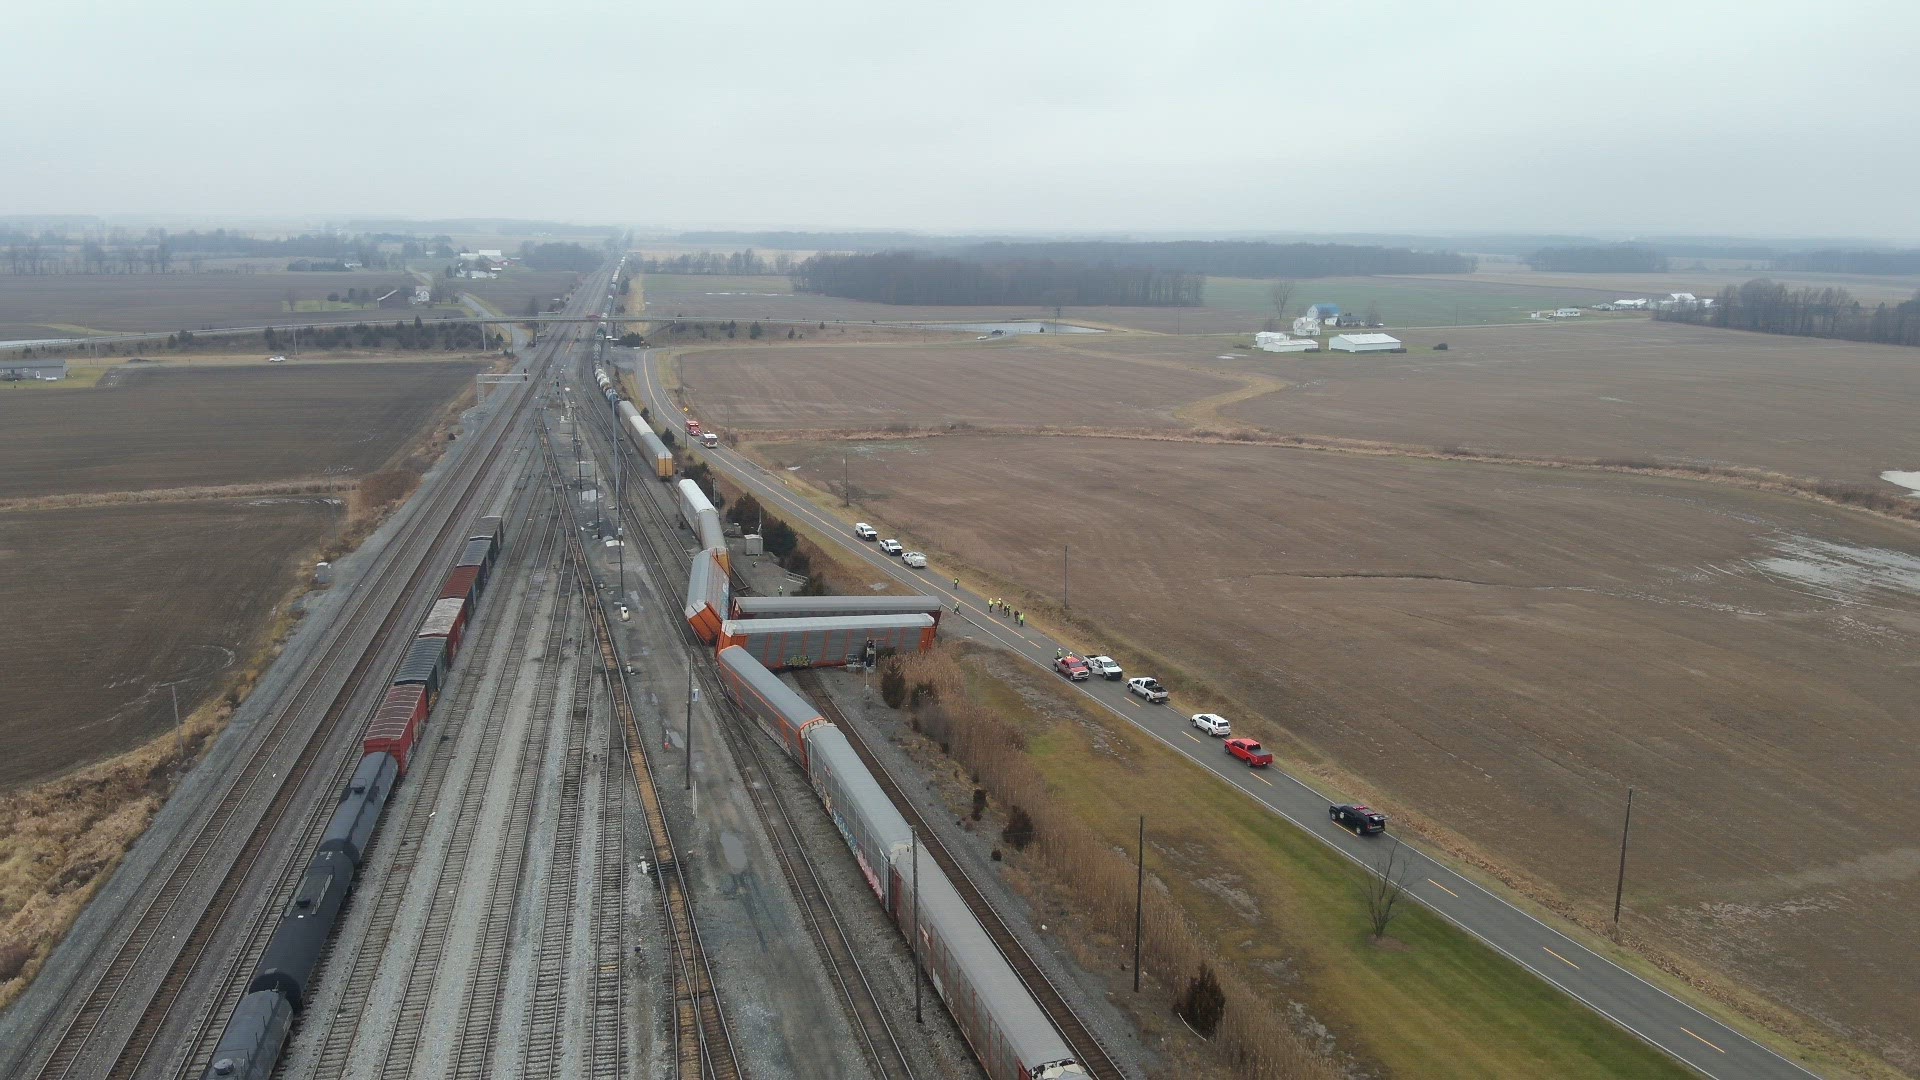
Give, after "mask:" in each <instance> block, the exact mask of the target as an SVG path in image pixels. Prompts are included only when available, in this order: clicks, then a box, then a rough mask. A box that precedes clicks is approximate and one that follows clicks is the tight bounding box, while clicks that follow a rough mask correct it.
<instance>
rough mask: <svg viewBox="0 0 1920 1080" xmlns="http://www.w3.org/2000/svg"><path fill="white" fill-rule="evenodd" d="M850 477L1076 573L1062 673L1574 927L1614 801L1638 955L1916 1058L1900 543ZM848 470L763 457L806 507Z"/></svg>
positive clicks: (1389, 477)
mask: <svg viewBox="0 0 1920 1080" xmlns="http://www.w3.org/2000/svg"><path fill="white" fill-rule="evenodd" d="M853 445H855V446H856V447H857V451H856V453H857V460H858V462H859V464H857V465H856V468H857V469H859V470H860V472H861V475H862V482H861V485H860V486H861V487H862V489H863V493H864V496H863V502H864V503H865V505H862V506H861V507H859V510H860V512H861V515H862V516H864V517H867V518H868V519H869V520H874V521H876V522H884V523H885V525H886V527H887V529H888V530H889V531H891V532H894V533H895V534H897V535H901V536H902V537H903V539H906V540H908V541H909V542H911V543H912V544H913V545H914V546H919V547H922V548H924V549H926V550H928V551H930V552H934V551H939V552H945V553H949V554H951V555H953V556H955V557H957V558H958V559H959V560H960V561H963V562H965V563H967V564H970V565H972V566H975V567H978V568H980V569H981V570H983V571H985V572H987V573H989V574H991V575H993V576H994V577H996V578H998V579H1000V580H1001V581H1004V582H1006V583H1008V584H1009V585H1011V586H1013V587H1014V588H1016V589H1024V590H1026V591H1027V592H1028V593H1029V594H1030V595H1032V596H1037V597H1056V596H1057V594H1058V589H1059V580H1058V574H1059V565H1060V564H1059V557H1060V556H1059V553H1060V549H1061V545H1062V544H1071V545H1072V550H1073V564H1074V577H1073V608H1074V613H1075V615H1076V616H1080V617H1083V618H1086V619H1088V620H1091V621H1092V622H1094V623H1096V624H1098V625H1101V626H1104V627H1107V628H1109V629H1110V631H1111V632H1112V633H1113V635H1114V638H1115V639H1114V640H1111V641H1089V642H1087V643H1085V644H1086V646H1087V647H1088V648H1092V649H1099V650H1102V651H1112V652H1115V653H1116V654H1117V655H1119V656H1120V658H1121V659H1122V661H1123V662H1126V663H1127V664H1128V666H1129V667H1135V666H1137V665H1138V664H1139V663H1140V662H1142V661H1143V660H1146V659H1148V658H1149V657H1159V658H1161V661H1162V662H1165V663H1167V664H1168V670H1162V672H1161V674H1162V675H1163V676H1168V675H1169V674H1172V675H1173V676H1174V677H1173V678H1172V683H1173V686H1174V689H1175V692H1176V694H1177V695H1181V694H1183V693H1184V694H1185V695H1190V697H1189V700H1190V701H1192V700H1201V701H1206V702H1208V703H1209V704H1212V703H1214V702H1219V703H1220V707H1221V708H1222V709H1223V711H1227V710H1231V711H1232V712H1233V714H1234V719H1235V720H1236V721H1244V722H1247V723H1248V724H1249V726H1250V727H1252V728H1253V729H1254V730H1255V731H1256V732H1258V733H1260V734H1263V735H1268V736H1274V737H1276V741H1279V740H1280V739H1281V738H1286V739H1290V740H1291V741H1293V742H1294V743H1295V745H1296V750H1297V752H1299V753H1300V754H1302V755H1304V756H1306V757H1307V758H1308V759H1310V760H1314V761H1318V762H1319V763H1320V767H1322V768H1325V769H1327V770H1328V771H1329V775H1330V776H1334V777H1336V778H1337V777H1342V776H1344V777H1348V778H1351V779H1350V780H1349V781H1348V782H1350V783H1351V784H1352V785H1353V786H1354V788H1355V789H1356V790H1353V791H1352V793H1353V794H1357V795H1365V796H1367V797H1369V798H1376V799H1379V800H1381V801H1384V802H1386V803H1388V804H1389V806H1390V808H1391V809H1392V810H1393V811H1394V812H1396V813H1398V814H1400V815H1401V816H1402V818H1403V819H1408V818H1411V819H1417V820H1419V821H1422V822H1425V823H1426V824H1427V825H1428V826H1429V827H1430V828H1432V829H1433V830H1434V831H1435V832H1436V833H1437V834H1439V835H1442V836H1451V837H1453V838H1454V839H1455V840H1456V841H1457V842H1460V843H1462V844H1463V845H1465V846H1467V847H1470V848H1471V849H1473V850H1477V851H1478V852H1480V853H1482V854H1483V856H1484V857H1485V858H1486V859H1487V860H1488V861H1489V862H1490V863H1492V864H1494V865H1497V866H1499V867H1503V868H1506V869H1508V870H1510V871H1512V872H1514V873H1516V874H1517V875H1518V876H1519V877H1520V878H1521V879H1523V880H1525V879H1531V880H1535V881H1538V882H1540V883H1543V885H1544V886H1545V890H1546V892H1547V894H1548V895H1556V896H1558V897H1560V898H1563V899H1564V901H1565V902H1567V903H1569V904H1571V905H1572V906H1573V907H1574V908H1575V909H1576V910H1578V911H1580V912H1584V913H1585V914H1586V915H1588V916H1593V917H1597V916H1600V915H1601V913H1603V912H1604V911H1606V910H1607V908H1608V906H1609V905H1610V903H1611V899H1612V885H1613V870H1614V865H1615V864H1614V860H1615V858H1616V856H1617V844H1618V841H1619V832H1618V830H1619V820H1620V818H1619V815H1620V810H1621V804H1622V800H1623V798H1624V796H1625V792H1626V789H1627V787H1628V786H1630V785H1631V786H1633V787H1635V788H1636V789H1637V790H1638V801H1637V803H1636V817H1635V841H1634V853H1633V859H1632V864H1631V867H1630V874H1629V881H1628V892H1627V907H1628V911H1629V916H1628V926H1629V928H1630V929H1631V930H1632V931H1633V932H1634V933H1636V934H1640V935H1645V936H1647V937H1650V938H1652V939H1655V940H1657V941H1659V942H1661V943H1663V944H1664V945H1665V946H1667V947H1669V948H1671V949H1674V950H1676V951H1678V952H1680V953H1683V954H1686V955H1689V956H1691V957H1692V958H1693V959H1694V960H1695V961H1697V962H1699V963H1702V964H1704V965H1707V966H1709V967H1717V968H1720V969H1723V970H1725V971H1726V972H1728V973H1730V974H1732V975H1733V976H1735V977H1736V978H1738V979H1741V980H1744V981H1747V982H1750V983H1751V984H1753V985H1755V986H1757V987H1759V988H1761V989H1762V990H1764V991H1765V992H1766V993H1768V994H1770V995H1772V996H1774V997H1775V998H1777V999H1778V1000H1781V1001H1784V1002H1786V1003H1787V1004H1789V1005H1791V1006H1793V1007H1795V1008H1797V1009H1799V1010H1801V1011H1803V1012H1804V1013H1806V1014H1808V1015H1811V1016H1813V1017H1816V1018H1819V1019H1821V1020H1823V1021H1825V1022H1827V1023H1829V1024H1831V1025H1832V1026H1833V1028H1834V1030H1835V1031H1836V1032H1837V1033H1839V1034H1841V1035H1842V1037H1844V1038H1849V1039H1854V1038H1857V1039H1859V1040H1860V1041H1862V1042H1864V1043H1866V1044H1868V1045H1871V1046H1872V1047H1874V1048H1875V1049H1876V1050H1878V1051H1880V1052H1882V1053H1884V1054H1887V1055H1888V1056H1890V1057H1891V1058H1893V1059H1894V1060H1896V1061H1906V1062H1908V1063H1911V1062H1912V1061H1913V1060H1914V1058H1913V1056H1912V1055H1914V1054H1915V1052H1916V1051H1917V1050H1920V1046H1916V1043H1915V1040H1914V1035H1913V1032H1914V1031H1916V1030H1920V998H1916V997H1915V996H1914V995H1913V994H1912V992H1911V987H1912V976H1911V972H1912V971H1913V970H1914V969H1915V967H1916V966H1920V935H1915V934H1913V933H1911V932H1910V931H1909V928H1908V924H1909V923H1910V921H1911V919H1910V916H1911V914H1912V912H1913V911H1915V910H1916V909H1917V908H1920V849H1916V847H1915V843H1916V841H1915V839H1914V835H1913V831H1912V829H1911V827H1910V823H1911V822H1913V821H1915V820H1920V793H1916V788H1915V785H1914V784H1913V776H1914V774H1915V770H1916V767H1917V766H1920V751H1916V750H1915V746H1916V744H1920V720H1916V718H1915V715H1914V711H1913V708H1912V701H1913V688H1914V685H1915V683H1914V679H1915V675H1916V668H1915V665H1914V663H1913V661H1912V659H1911V657H1912V656H1913V655H1914V652H1915V648H1916V645H1920V534H1916V533H1915V532H1914V531H1912V530H1911V529H1909V528H1906V527H1902V526H1898V525H1894V524H1890V523H1883V522H1881V521H1880V520H1877V519H1873V518H1870V517H1867V516H1865V515H1861V514H1855V513H1850V512H1845V511H1839V510H1832V509H1828V508H1824V507H1822V506H1819V505H1817V504H1813V503H1809V502H1806V501H1804V500H1798V499H1793V498H1789V497H1785V496H1774V495H1767V494H1761V493H1754V492H1749V491H1744V490H1737V489H1732V488H1727V487H1724V486H1719V485H1711V484H1704V483H1699V482H1690V481H1684V480H1668V479H1660V478H1649V477H1640V476H1631V475H1621V474H1607V473H1593V472H1573V471H1566V470H1553V469H1544V468H1520V467H1504V466H1493V465H1486V464H1474V463H1462V462H1447V461H1431V460H1415V459H1403V458H1378V457H1358V456H1350V455H1341V454H1327V453H1316V452H1309V451H1297V450H1284V449H1277V448H1266V447H1253V446H1239V445H1193V444H1179V443H1163V442H1151V441H1140V440H1117V439H1085V438H1061V437H1054V438H1044V437H1032V438H1027V437H1013V436H986V435H962V436H948V437H938V438H931V439H919V440H911V441H898V442H890V443H867V444H853ZM847 446H848V444H845V443H838V442H835V443H830V444H808V443H801V444H795V443H785V444H769V445H766V446H764V447H762V448H761V449H762V451H763V453H764V455H765V456H766V458H767V459H768V460H769V462H770V463H772V464H774V465H776V466H791V465H798V466H800V472H799V473H798V474H797V475H798V476H800V477H802V478H806V477H815V478H817V482H820V483H822V485H823V486H825V483H826V481H827V479H828V478H830V477H837V476H838V473H839V469H840V455H841V453H842V451H843V450H844V449H846V447H847ZM1040 462H1044V463H1045V467H1044V468H1042V467H1039V466H1038V465H1037V464H1036V463H1040ZM1009 594H1010V595H1016V596H1017V595H1018V593H1017V592H1013V591H1012V590H1009ZM1156 666H1157V665H1156ZM1223 699H1224V700H1223ZM1196 707H1197V706H1196Z"/></svg>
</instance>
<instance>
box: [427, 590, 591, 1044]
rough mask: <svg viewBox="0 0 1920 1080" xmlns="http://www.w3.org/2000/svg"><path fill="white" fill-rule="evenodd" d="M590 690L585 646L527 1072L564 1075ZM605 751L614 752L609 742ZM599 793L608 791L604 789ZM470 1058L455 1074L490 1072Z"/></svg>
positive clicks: (571, 713)
mask: <svg viewBox="0 0 1920 1080" xmlns="http://www.w3.org/2000/svg"><path fill="white" fill-rule="evenodd" d="M572 565H573V564H572V563H571V561H569V562H568V564H567V567H568V571H569V573H571V571H572ZM569 587H570V586H569ZM583 644H584V642H583ZM592 690H593V665H592V664H590V663H589V662H588V658H587V656H586V654H585V651H584V649H583V650H582V652H581V654H580V656H579V657H578V658H577V659H576V661H575V664H574V682H573V700H572V702H571V703H570V707H569V708H568V710H567V734H566V743H565V745H564V746H563V748H562V750H561V758H560V788H559V792H558V799H557V801H558V804H559V805H558V815H557V817H558V820H557V821H556V822H555V825H554V835H553V842H552V844H553V846H552V853H551V860H552V864H551V867H550V868H549V870H548V871H547V887H546V889H545V892H544V895H543V897H542V902H541V916H540V936H539V940H538V942H537V944H536V947H535V952H534V962H533V988H532V993H531V994H530V995H529V996H528V999H527V1009H526V1032H527V1041H526V1046H525V1047H524V1049H523V1053H522V1059H521V1068H520V1074H521V1075H522V1076H525V1077H557V1076H560V1075H561V1071H560V1070H561V1061H562V1039H561V1035H562V1027H563V1021H562V1018H563V1016H564V1015H565V1012H566V988H567V979H566V971H567V951H568V949H567V947H568V945H569V944H570V943H571V942H572V940H573V901H574V897H575V895H576V894H577V892H578V886H579V880H580V875H579V871H578V866H579V859H580V835H581V821H582V818H584V817H585V814H586V804H585V802H584V801H583V800H584V799H585V789H586V772H587V769H586V757H587V735H588V729H589V727H590V724H589V713H590V711H591V707H592V704H593V702H592ZM608 737H609V739H611V738H612V725H608ZM607 756H608V757H609V758H611V757H613V754H612V753H611V747H609V753H608V755H607ZM601 797H602V798H609V797H610V796H609V795H607V794H606V793H604V792H603V793H602V796H601ZM490 1037H491V1033H489V1038H490ZM466 1061H467V1059H466V1057H465V1056H464V1055H463V1056H462V1057H461V1058H460V1059H459V1061H458V1062H457V1063H456V1069H455V1073H456V1075H458V1076H460V1077H463V1078H465V1080H477V1078H479V1077H484V1076H487V1075H488V1074H489V1072H490V1070H487V1069H484V1068H480V1069H478V1070H477V1071H468V1070H466V1069H465V1068H464V1066H465V1064H466Z"/></svg>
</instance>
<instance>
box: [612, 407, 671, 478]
mask: <svg viewBox="0 0 1920 1080" xmlns="http://www.w3.org/2000/svg"><path fill="white" fill-rule="evenodd" d="M615 407H616V408H618V409H619V410H620V423H621V425H622V426H624V427H625V428H626V429H627V437H628V438H630V439H632V440H633V442H634V445H635V446H637V447H639V449H640V456H641V458H643V459H645V460H646V462H647V463H648V465H649V466H650V467H651V468H652V469H653V475H654V476H655V478H657V479H660V480H671V479H673V451H671V450H669V449H667V444H666V443H664V442H661V441H660V436H658V435H655V434H654V433H653V425H652V424H649V423H647V418H646V417H644V416H641V415H640V410H639V409H636V408H634V407H633V402H631V401H621V402H620V403H619V404H618V405H617V406H615Z"/></svg>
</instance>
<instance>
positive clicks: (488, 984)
mask: <svg viewBox="0 0 1920 1080" xmlns="http://www.w3.org/2000/svg"><path fill="white" fill-rule="evenodd" d="M562 520H564V519H562ZM571 573H572V566H571V564H563V565H562V569H561V571H560V574H559V578H558V580H557V582H556V601H557V603H558V604H559V605H560V606H561V608H562V609H563V614H562V613H556V615H555V620H556V624H558V625H561V626H562V627H563V628H564V631H565V632H564V633H563V634H561V635H560V636H559V638H558V639H556V638H554V637H549V638H548V641H547V656H548V657H549V658H550V662H551V663H552V664H553V665H554V666H555V670H556V678H555V679H553V680H552V681H547V680H544V679H543V680H542V681H541V682H540V684H539V685H538V686H536V687H535V689H534V700H533V714H532V722H533V724H534V725H535V726H536V727H538V728H539V729H540V730H541V731H542V732H543V735H542V738H541V740H540V743H539V748H538V749H537V750H533V749H528V750H524V751H523V753H522V757H521V768H520V773H519V775H518V776H517V777H516V778H515V780H514V794H513V803H512V806H513V815H512V818H511V819H510V820H509V821H508V824H507V833H506V835H505V836H504V837H503V838H502V840H501V848H502V858H501V862H500V864H499V867H498V872H497V874H496V876H495V886H494V891H493V893H492V898H491V900H490V902H489V904H488V908H487V914H486V920H485V923H484V924H483V925H484V929H483V930H482V934H481V944H480V954H479V955H478V956H477V957H475V958H474V966H473V972H472V974H471V975H470V976H469V978H468V980H467V993H466V998H465V1000H464V1002H463V1003H462V1006H461V1020H460V1038H459V1040H458V1041H457V1042H455V1043H454V1045H453V1047H452V1050H451V1054H452V1058H451V1061H450V1064H449V1068H448V1069H447V1075H448V1076H452V1077H456V1078H461V1080H480V1078H483V1077H488V1076H491V1075H493V1074H494V1073H495V1071H496V1070H495V1068H494V1057H495V1048H496V1039H497V1037H498V1033H499V1021H500V1007H501V1005H502V1004H504V1001H503V994H504V985H503V984H504V981H505V977H506V973H507V953H508V947H509V946H510V945H511V943H512V942H511V939H510V937H509V934H510V932H511V930H512V927H513V919H514V915H515V913H516V912H517V911H518V910H519V902H520V888H519V885H520V878H521V875H522V873H523V872H524V869H525V866H526V854H527V846H528V842H529V841H530V839H531V836H532V822H533V808H534V790H535V788H537V787H538V782H539V775H540V769H541V766H542V764H543V762H544V761H545V758H546V737H545V734H544V733H545V732H547V731H550V730H551V728H550V725H551V722H552V718H553V710H554V706H555V702H556V699H557V696H558V693H559V688H560V687H559V679H558V678H557V671H558V666H559V664H560V659H559V657H560V652H559V649H560V645H561V644H563V642H564V640H565V639H566V638H569V637H571V638H576V639H577V638H578V637H579V633H578V629H579V628H578V625H577V619H578V613H577V612H576V610H575V608H574V596H573V591H572V581H571V578H570V575H571ZM529 587H530V588H531V586H529ZM574 669H575V670H574V680H573V687H572V689H573V696H572V698H571V699H570V705H569V709H568V712H569V717H570V722H569V724H568V726H567V736H566V738H567V742H566V746H565V754H566V756H567V757H568V758H569V759H571V758H573V757H576V756H577V755H578V752H579V749H578V748H579V740H578V736H577V734H576V727H577V726H580V725H584V722H585V718H586V713H587V704H588V702H587V696H588V691H589V689H590V682H589V674H590V668H589V666H588V665H587V663H586V661H585V659H584V657H582V658H580V659H577V660H576V662H575V664H574ZM569 796H570V797H571V798H572V799H574V800H577V799H578V797H579V791H578V788H577V786H576V787H575V789H574V790H573V791H572V792H571V793H569V792H568V791H567V786H566V784H565V782H564V780H563V782H562V786H561V797H562V802H561V806H560V810H561V813H562V815H563V816H564V815H565V813H566V811H567V809H568V799H569ZM574 809H575V811H576V814H577V811H578V807H577V805H576V806H575V807H574ZM508 858H511V860H512V865H511V866H508V865H506V863H507V859H508ZM554 866H556V867H563V868H565V870H566V874H565V876H567V877H568V878H569V879H571V877H572V870H573V863H572V861H571V860H570V859H568V860H562V859H561V857H560V854H559V852H558V850H557V849H556V851H555V853H554ZM507 881H511V882H512V883H513V886H514V887H513V888H512V889H511V890H508V891H506V893H505V895H506V897H507V901H506V902H505V903H503V902H502V900H501V897H502V889H501V885H502V884H504V883H505V882H507ZM549 882H551V876H550V877H549ZM542 943H543V944H544V938H543V941H542ZM542 961H544V954H543V955H542ZM556 1034H557V1031H556Z"/></svg>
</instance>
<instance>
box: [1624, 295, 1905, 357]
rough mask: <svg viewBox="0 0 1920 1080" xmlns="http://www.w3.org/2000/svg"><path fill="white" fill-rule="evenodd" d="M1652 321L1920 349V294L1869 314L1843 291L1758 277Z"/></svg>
mask: <svg viewBox="0 0 1920 1080" xmlns="http://www.w3.org/2000/svg"><path fill="white" fill-rule="evenodd" d="M1653 317H1654V318H1655V319H1657V320H1661V321H1665V322H1681V323H1691V324H1693V325H1695V326H1718V327H1722V328H1724V329H1728V330H1754V331H1758V332H1760V333H1763V334H1792V335H1796V336H1799V337H1818V338H1839V339H1840V340H1842V341H1871V342H1877V343H1879V344H1883V345H1920V292H1917V293H1915V294H1914V297H1913V299H1911V300H1907V301H1905V302H1903V303H1899V304H1886V303H1882V304H1879V305H1877V306H1875V307H1873V308H1871V309H1869V308H1867V307H1866V306H1864V305H1862V304H1861V303H1860V301H1858V300H1856V299H1854V298H1853V295H1852V294H1851V293H1849V292H1847V290H1845V289H1836V288H1824V289H1823V288H1814V287H1806V288H1799V289H1796V288H1794V287H1792V286H1790V285H1785V284H1782V283H1780V282H1777V281H1769V280H1767V279H1766V278H1757V279H1755V280H1753V281H1749V282H1747V283H1746V284H1744V285H1739V286H1729V287H1728V288H1726V289H1724V290H1722V291H1721V293H1720V295H1719V297H1718V298H1717V299H1715V301H1714V302H1713V304H1712V305H1710V306H1707V307H1693V306H1688V307H1674V308H1669V309H1665V310H1660V311H1655V312H1654V313H1653Z"/></svg>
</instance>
